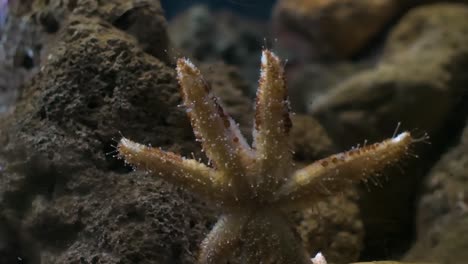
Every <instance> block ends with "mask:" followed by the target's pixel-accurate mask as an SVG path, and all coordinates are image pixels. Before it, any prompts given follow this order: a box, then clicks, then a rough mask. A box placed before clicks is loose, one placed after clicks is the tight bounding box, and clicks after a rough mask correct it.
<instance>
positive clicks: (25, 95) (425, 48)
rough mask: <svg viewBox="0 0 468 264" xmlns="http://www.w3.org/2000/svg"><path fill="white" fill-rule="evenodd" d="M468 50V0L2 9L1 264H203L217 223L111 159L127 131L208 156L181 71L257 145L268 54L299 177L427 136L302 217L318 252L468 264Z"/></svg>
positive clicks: (142, 1) (52, 0) (18, 5)
mask: <svg viewBox="0 0 468 264" xmlns="http://www.w3.org/2000/svg"><path fill="white" fill-rule="evenodd" d="M467 43H468V1H466V0H454V1H448V0H277V1H272V0H249V1H248V0H206V1H201V0H200V1H197V0H177V1H174V0H161V1H158V0H106V1H100V0H0V264H3V263H43V264H44V263H45V264H47V263H194V261H195V259H196V256H197V252H198V246H199V243H200V241H201V240H202V239H203V237H204V236H205V235H206V233H207V232H208V231H209V230H210V228H211V227H212V225H213V224H214V222H215V219H216V213H214V212H213V211H212V210H210V209H208V208H210V207H208V206H206V204H205V203H204V202H203V201H200V200H198V199H197V198H196V197H192V196H191V195H189V194H187V193H186V192H184V191H183V190H180V189H178V188H174V186H172V185H169V184H167V183H165V182H164V181H160V180H157V179H156V180H155V179H153V178H151V177H148V175H146V174H145V173H143V172H139V171H136V172H135V171H133V170H132V168H130V167H129V166H128V165H126V164H124V163H123V162H122V161H121V160H117V159H116V158H115V157H114V156H113V155H109V153H111V154H112V153H114V150H115V147H114V146H115V142H116V139H119V138H120V137H121V135H122V134H123V135H125V136H128V137H130V138H132V139H134V140H136V141H138V142H142V143H145V144H151V145H153V146H160V147H162V148H163V149H168V150H171V151H174V152H176V153H181V154H183V155H186V156H195V157H197V158H200V159H204V158H205V157H204V155H203V153H202V151H201V148H200V145H199V144H198V143H196V142H195V140H194V138H193V133H192V129H191V127H190V124H189V122H188V119H187V118H186V115H185V111H184V109H183V108H182V107H180V103H181V102H180V96H179V89H178V83H177V80H176V78H175V76H176V75H175V71H174V68H175V61H176V59H177V58H179V57H188V58H190V59H191V60H192V61H193V62H194V63H195V64H196V65H197V66H199V67H200V69H201V71H202V72H203V74H204V76H205V77H206V79H207V81H208V82H209V83H210V85H211V86H212V89H213V90H214V93H215V94H216V95H218V96H219V97H221V99H222V101H223V103H224V106H225V108H226V110H227V112H228V113H229V114H230V115H231V116H232V117H233V118H234V119H235V120H236V121H237V122H239V126H240V128H241V130H242V132H243V133H244V134H245V135H246V137H247V140H248V141H251V128H252V120H253V112H254V109H253V105H254V98H255V92H256V89H257V82H258V77H259V66H260V54H261V51H262V49H264V48H268V49H272V50H273V51H274V52H275V53H276V54H277V55H278V56H279V57H280V58H281V59H282V61H283V63H284V67H285V72H286V79H287V83H288V89H289V100H290V105H291V108H292V111H293V112H294V115H293V116H292V122H293V130H292V131H291V148H292V150H293V151H294V160H295V162H296V164H297V166H302V165H305V164H308V163H310V162H312V161H314V160H317V159H320V158H323V157H326V156H327V155H330V154H333V153H338V152H342V151H345V150H349V149H350V148H352V147H356V146H362V145H364V144H368V143H373V142H378V141H381V140H384V139H386V138H389V137H392V135H394V131H395V129H396V128H398V129H397V131H400V132H401V131H404V130H408V131H410V132H411V133H412V134H413V136H414V137H415V138H419V139H421V140H420V141H418V143H415V144H414V146H412V147H411V148H410V149H409V150H408V153H407V155H406V156H405V157H402V159H401V160H400V161H397V162H394V163H392V164H391V165H390V166H389V167H388V168H387V169H386V170H385V171H383V172H380V173H376V175H375V177H373V178H372V179H371V180H370V181H368V182H365V183H361V184H357V185H356V186H355V187H354V188H350V189H349V190H345V191H343V193H342V194H340V195H338V196H333V197H330V199H328V200H326V201H321V202H320V203H319V204H311V208H310V209H309V210H304V211H301V212H295V213H293V214H291V215H288V217H290V220H291V223H293V227H294V229H295V232H296V233H297V235H298V236H300V237H301V238H302V240H303V241H304V246H305V247H306V248H307V250H308V251H309V252H310V255H311V256H313V255H315V254H316V253H317V252H319V251H321V252H323V254H324V255H325V257H326V258H327V259H328V260H329V262H330V263H350V262H354V261H370V260H385V259H394V260H402V261H416V262H419V261H429V262H435V263H448V264H451V263H453V264H460V263H468V251H467V250H466V248H468V237H467V236H464V235H462V234H467V233H468V128H467V127H466V124H467V123H466V120H467V119H468V103H467V100H468V98H467V96H468V92H467V91H468V74H467V72H468V45H467ZM427 136H429V137H430V138H427ZM230 263H237V262H235V260H231V262H230Z"/></svg>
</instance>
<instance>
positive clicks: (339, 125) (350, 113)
mask: <svg viewBox="0 0 468 264" xmlns="http://www.w3.org/2000/svg"><path fill="white" fill-rule="evenodd" d="M466 23H468V6H466V5H461V4H438V5H432V6H426V7H420V8H416V9H414V10H412V11H411V12H409V13H408V14H407V15H406V16H405V17H403V18H402V20H401V21H400V22H399V24H398V25H397V26H396V27H395V28H394V29H393V30H392V32H391V33H390V36H389V38H388V41H387V43H386V45H385V49H384V50H385V52H384V54H383V55H382V59H381V60H380V61H379V62H378V63H377V65H375V67H374V68H373V69H369V70H365V71H362V72H361V73H358V74H355V75H354V76H351V77H350V78H348V79H346V80H344V81H342V82H341V83H339V84H338V85H336V86H335V87H331V88H330V89H329V90H328V92H326V93H324V94H322V96H320V97H319V98H317V97H315V98H311V100H310V101H311V102H312V103H311V104H310V105H309V111H310V112H311V113H314V114H315V115H317V116H320V117H323V118H322V120H323V121H324V123H323V124H324V126H325V127H326V128H327V130H328V131H329V133H331V134H332V137H333V138H335V139H337V140H340V139H341V143H343V144H344V145H346V146H350V145H352V144H355V142H359V141H362V140H363V139H365V138H367V139H370V140H371V141H375V140H378V139H381V138H384V137H388V136H390V133H391V132H392V131H393V130H394V128H395V126H396V124H397V123H398V122H402V124H403V125H404V127H406V128H407V129H415V128H417V129H419V130H422V131H425V132H427V133H429V134H430V135H435V134H437V132H438V131H439V130H440V129H441V128H442V126H443V125H444V123H445V122H446V120H447V119H448V118H452V117H451V116H450V114H451V111H453V109H455V107H456V106H457V104H458V103H459V102H460V98H461V96H462V95H463V94H464V91H465V89H464V87H466V85H467V84H468V78H467V77H466V74H465V71H466V69H467V65H468V48H467V46H466V45H464V43H466V42H467V41H468V32H467V31H466ZM334 133H336V134H335V135H336V136H334V135H333V134H334ZM343 135H346V137H343ZM343 139H344V140H345V141H346V142H343Z"/></svg>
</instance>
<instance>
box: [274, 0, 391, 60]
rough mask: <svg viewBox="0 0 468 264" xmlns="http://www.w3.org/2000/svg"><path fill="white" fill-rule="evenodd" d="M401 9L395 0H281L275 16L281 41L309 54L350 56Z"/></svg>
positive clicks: (306, 54)
mask: <svg viewBox="0 0 468 264" xmlns="http://www.w3.org/2000/svg"><path fill="white" fill-rule="evenodd" d="M397 12H398V3H397V1H392V0H365V1H354V0H319V1H312V0H284V1H278V3H277V5H276V7H275V10H274V14H273V16H274V17H273V20H274V25H275V31H276V33H277V35H278V36H279V41H280V42H281V43H280V44H281V45H282V46H284V47H285V48H286V49H289V50H295V51H296V53H297V52H298V51H299V52H300V53H302V54H303V55H305V56H306V57H332V58H349V57H350V56H353V55H355V54H356V53H357V52H359V51H360V50H361V49H362V48H363V47H365V46H366V45H367V44H368V42H369V40H370V39H371V38H372V37H374V36H375V35H376V34H377V33H379V32H380V31H381V30H382V28H383V27H384V26H385V25H386V24H387V23H388V22H389V21H390V20H391V19H392V17H394V16H395V15H396V14H397Z"/></svg>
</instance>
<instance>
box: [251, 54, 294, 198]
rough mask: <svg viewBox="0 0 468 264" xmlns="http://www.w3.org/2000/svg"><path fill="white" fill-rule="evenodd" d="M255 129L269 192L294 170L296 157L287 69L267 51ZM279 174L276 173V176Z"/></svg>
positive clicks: (256, 143) (262, 68)
mask: <svg viewBox="0 0 468 264" xmlns="http://www.w3.org/2000/svg"><path fill="white" fill-rule="evenodd" d="M255 110H256V113H255V129H254V145H255V149H256V156H257V164H258V168H259V173H258V175H262V176H263V177H265V178H263V179H259V180H261V181H264V185H265V189H270V190H272V189H275V187H276V186H278V184H279V183H280V182H281V181H282V180H283V179H284V175H285V171H282V168H290V163H291V159H292V154H291V151H290V147H289V138H288V134H289V130H290V128H291V120H290V117H289V103H288V99H287V89H286V83H285V78H284V70H283V67H282V65H281V61H280V60H279V58H278V57H277V56H276V55H275V54H273V53H272V52H271V51H269V50H264V51H263V53H262V58H261V71H260V81H259V88H258V91H257V102H256V109H255ZM273 171H275V172H276V173H272V172H273Z"/></svg>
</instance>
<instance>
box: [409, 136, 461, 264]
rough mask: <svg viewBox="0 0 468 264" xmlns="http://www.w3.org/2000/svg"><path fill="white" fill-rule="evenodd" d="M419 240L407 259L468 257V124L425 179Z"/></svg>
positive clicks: (454, 261)
mask: <svg viewBox="0 0 468 264" xmlns="http://www.w3.org/2000/svg"><path fill="white" fill-rule="evenodd" d="M423 193H424V194H423V195H422V198H421V200H420V203H419V209H418V219H417V233H418V235H417V239H416V242H415V244H414V246H413V247H412V249H411V250H410V251H409V252H408V253H407V255H406V258H405V259H407V260H414V261H416V260H417V261H420V260H421V261H422V260H426V261H438V262H440V263H446V264H458V263H464V262H465V261H466V260H467V259H468V252H467V251H466V248H468V237H467V236H466V235H464V234H467V233H468V127H465V129H464V132H463V134H462V136H461V139H460V141H459V143H458V144H457V145H456V146H455V147H453V148H452V149H451V150H449V151H448V152H447V153H445V154H444V155H443V156H442V158H441V159H440V160H439V161H438V162H437V164H436V165H435V166H434V167H433V168H432V170H431V171H430V173H429V176H428V178H427V179H426V182H425V186H424V191H423Z"/></svg>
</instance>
